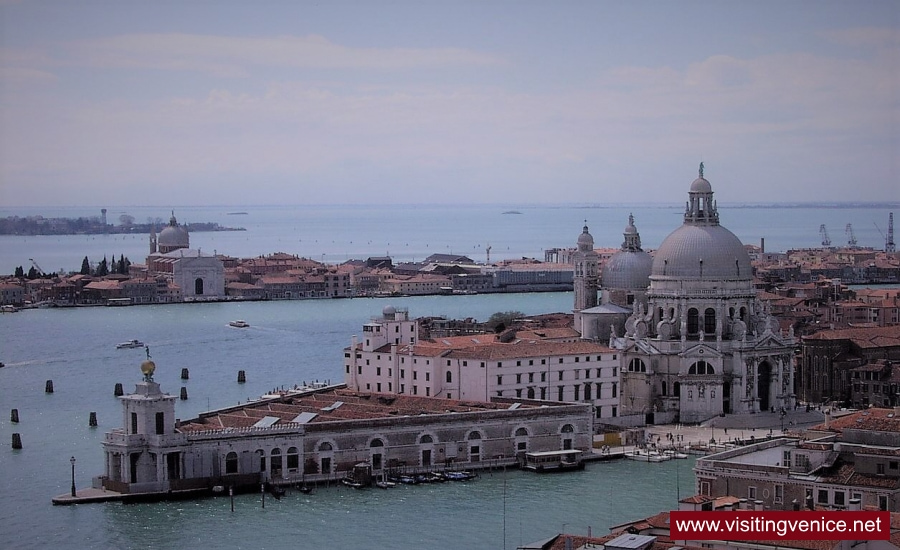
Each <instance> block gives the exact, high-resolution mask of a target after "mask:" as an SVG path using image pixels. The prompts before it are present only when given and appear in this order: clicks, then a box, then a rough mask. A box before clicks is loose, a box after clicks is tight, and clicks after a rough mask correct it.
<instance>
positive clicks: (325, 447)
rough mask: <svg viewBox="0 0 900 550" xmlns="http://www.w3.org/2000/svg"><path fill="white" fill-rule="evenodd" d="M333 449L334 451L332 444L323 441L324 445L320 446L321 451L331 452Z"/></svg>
mask: <svg viewBox="0 0 900 550" xmlns="http://www.w3.org/2000/svg"><path fill="white" fill-rule="evenodd" d="M333 449H334V447H332V446H331V443H329V442H327V441H323V442H322V443H320V444H319V450H320V451H331V450H333Z"/></svg>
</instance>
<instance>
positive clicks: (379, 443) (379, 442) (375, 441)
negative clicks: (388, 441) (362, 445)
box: [369, 438, 384, 447]
mask: <svg viewBox="0 0 900 550" xmlns="http://www.w3.org/2000/svg"><path fill="white" fill-rule="evenodd" d="M369 447H384V441H382V440H380V439H377V438H376V439H373V440H372V442H371V443H369Z"/></svg>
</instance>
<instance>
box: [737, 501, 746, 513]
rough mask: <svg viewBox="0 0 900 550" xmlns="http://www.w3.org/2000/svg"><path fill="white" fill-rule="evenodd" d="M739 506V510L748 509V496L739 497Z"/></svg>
mask: <svg viewBox="0 0 900 550" xmlns="http://www.w3.org/2000/svg"><path fill="white" fill-rule="evenodd" d="M737 506H738V507H737V509H738V510H747V499H746V498H742V499H739V500H738V505H737Z"/></svg>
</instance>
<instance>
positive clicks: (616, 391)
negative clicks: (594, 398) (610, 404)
mask: <svg viewBox="0 0 900 550" xmlns="http://www.w3.org/2000/svg"><path fill="white" fill-rule="evenodd" d="M618 396H619V388H618V386H617V385H616V383H615V382H613V384H612V397H618Z"/></svg>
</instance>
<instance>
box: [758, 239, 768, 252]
mask: <svg viewBox="0 0 900 550" xmlns="http://www.w3.org/2000/svg"><path fill="white" fill-rule="evenodd" d="M759 253H760V254H765V253H766V238H765V237H760V238H759Z"/></svg>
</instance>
